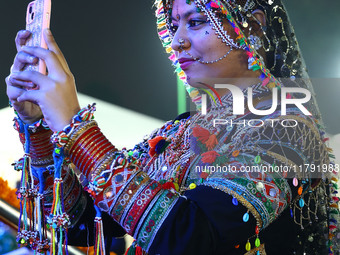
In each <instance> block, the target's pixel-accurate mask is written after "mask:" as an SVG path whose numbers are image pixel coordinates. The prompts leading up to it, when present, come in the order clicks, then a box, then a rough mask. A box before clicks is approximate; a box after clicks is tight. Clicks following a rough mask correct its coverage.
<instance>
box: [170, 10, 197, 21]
mask: <svg viewBox="0 0 340 255" xmlns="http://www.w3.org/2000/svg"><path fill="white" fill-rule="evenodd" d="M193 13H197V11H196V10H190V11H187V12H186V13H184V14H183V17H182V18H183V19H186V18H188V17H189V16H190V15H191V14H193ZM177 16H178V17H179V18H178V19H177V18H176V17H173V16H171V19H172V20H174V21H179V20H180V19H181V16H180V15H177Z"/></svg>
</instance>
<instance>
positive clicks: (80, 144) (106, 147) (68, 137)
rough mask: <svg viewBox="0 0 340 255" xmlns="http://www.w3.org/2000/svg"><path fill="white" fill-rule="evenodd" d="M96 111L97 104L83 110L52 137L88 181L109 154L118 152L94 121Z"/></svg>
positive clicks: (54, 142)
mask: <svg viewBox="0 0 340 255" xmlns="http://www.w3.org/2000/svg"><path fill="white" fill-rule="evenodd" d="M94 111H95V104H93V105H88V106H87V107H85V108H83V109H81V110H80V111H79V112H78V114H76V115H75V116H74V117H73V118H72V121H71V123H70V124H69V125H68V126H66V127H65V128H64V129H63V130H62V131H59V132H55V133H54V134H53V135H52V137H51V141H52V142H53V144H55V146H56V147H57V148H59V149H63V153H64V155H65V156H68V157H69V158H70V160H71V161H72V162H73V164H74V165H75V166H76V167H77V168H78V169H79V170H80V172H81V173H83V174H84V176H85V177H86V178H87V179H90V178H89V177H90V175H91V173H92V172H93V171H94V170H95V167H96V166H99V164H98V163H99V162H101V161H102V160H103V159H104V157H105V156H106V154H107V153H110V152H114V151H116V149H115V147H114V146H113V145H112V144H111V143H110V142H109V141H108V140H107V138H106V137H105V136H104V135H103V133H102V132H101V131H100V129H99V127H98V125H97V122H95V121H94V120H92V119H93V113H94Z"/></svg>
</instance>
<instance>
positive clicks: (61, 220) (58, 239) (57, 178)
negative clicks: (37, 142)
mask: <svg viewBox="0 0 340 255" xmlns="http://www.w3.org/2000/svg"><path fill="white" fill-rule="evenodd" d="M64 158H65V156H64V153H63V150H62V149H58V148H56V149H55V150H54V152H53V159H54V168H55V173H54V186H53V203H52V208H51V214H50V216H49V218H48V219H47V221H48V223H49V224H50V229H51V235H52V238H51V243H52V245H51V247H50V253H51V254H58V255H59V254H60V255H62V254H68V250H67V227H68V226H69V225H70V220H69V216H68V215H67V214H66V212H65V208H64V199H63V194H64V192H63V180H62V178H61V170H62V166H63V163H64ZM57 232H59V235H57Z"/></svg>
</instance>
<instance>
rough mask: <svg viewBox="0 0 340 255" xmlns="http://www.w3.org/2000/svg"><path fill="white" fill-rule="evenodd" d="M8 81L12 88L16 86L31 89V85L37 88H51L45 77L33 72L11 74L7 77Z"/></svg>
mask: <svg viewBox="0 0 340 255" xmlns="http://www.w3.org/2000/svg"><path fill="white" fill-rule="evenodd" d="M9 81H10V83H11V85H12V86H15V85H18V86H22V87H24V88H25V89H31V88H33V87H34V85H33V84H35V85H37V86H38V87H39V88H42V87H44V86H51V82H50V79H49V78H48V77H47V76H45V75H43V74H41V73H39V72H35V71H23V72H19V73H12V74H11V75H10V77H9Z"/></svg>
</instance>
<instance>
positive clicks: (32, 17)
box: [31, 12, 34, 20]
mask: <svg viewBox="0 0 340 255" xmlns="http://www.w3.org/2000/svg"><path fill="white" fill-rule="evenodd" d="M31 19H32V20H34V12H32V14H31Z"/></svg>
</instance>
